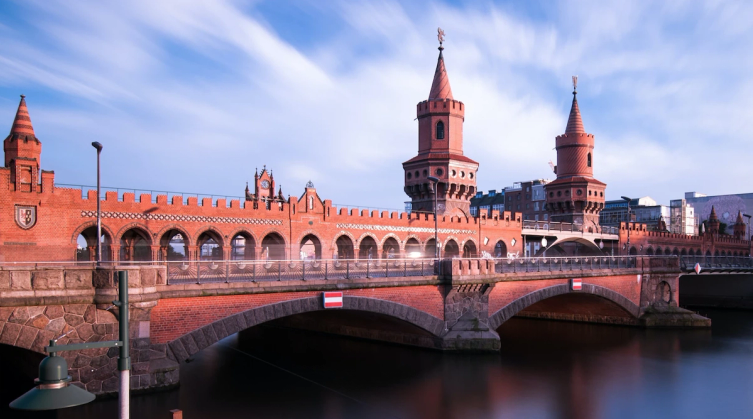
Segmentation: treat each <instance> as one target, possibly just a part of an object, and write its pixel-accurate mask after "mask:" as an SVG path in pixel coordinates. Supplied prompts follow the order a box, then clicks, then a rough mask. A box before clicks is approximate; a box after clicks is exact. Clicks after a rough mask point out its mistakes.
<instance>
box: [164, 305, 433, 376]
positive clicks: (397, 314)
mask: <svg viewBox="0 0 753 419" xmlns="http://www.w3.org/2000/svg"><path fill="white" fill-rule="evenodd" d="M319 311H325V309H324V308H323V307H322V301H321V297H305V298H298V299H293V300H287V301H281V302H276V303H272V304H266V305H263V306H260V307H255V308H251V309H248V310H245V311H242V312H240V313H236V314H232V315H230V316H227V317H225V318H222V319H219V320H216V321H214V322H212V323H209V324H207V325H204V326H201V327H199V328H197V329H195V330H193V331H191V332H188V333H186V334H184V335H182V336H180V337H178V338H175V339H173V340H171V341H169V342H168V343H167V346H168V347H169V348H170V350H171V351H172V354H173V356H174V358H175V360H176V361H178V362H181V363H182V362H184V361H185V360H186V359H188V358H189V357H190V356H191V355H193V354H195V353H197V352H199V351H201V350H202V349H204V348H207V347H209V346H210V345H213V344H214V343H216V342H219V341H220V340H222V339H224V338H226V337H227V336H230V335H232V334H234V333H238V332H240V331H242V330H245V329H248V328H250V327H254V326H258V325H261V324H264V323H268V322H271V321H273V320H278V319H283V318H286V317H290V316H293V315H296V314H303V313H311V312H319ZM326 311H330V312H332V311H339V312H341V313H344V312H347V311H358V312H365V313H376V314H381V315H384V316H387V317H390V318H393V319H398V320H401V321H403V322H405V323H408V324H410V325H413V326H415V327H418V328H420V329H422V330H424V331H426V332H428V334H429V335H430V336H431V338H432V339H439V338H440V335H441V334H442V332H443V331H444V328H445V323H444V321H442V320H440V319H439V318H437V317H435V316H432V315H431V314H428V313H426V312H424V311H421V310H418V309H415V308H413V307H410V306H407V305H404V304H400V303H395V302H392V301H389V300H381V299H375V298H368V297H356V296H348V295H346V296H344V297H343V308H342V309H338V310H326Z"/></svg>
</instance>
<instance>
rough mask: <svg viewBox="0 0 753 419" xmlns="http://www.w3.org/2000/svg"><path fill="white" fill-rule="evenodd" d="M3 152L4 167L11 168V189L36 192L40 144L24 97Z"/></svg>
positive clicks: (22, 96) (40, 152) (40, 151)
mask: <svg viewBox="0 0 753 419" xmlns="http://www.w3.org/2000/svg"><path fill="white" fill-rule="evenodd" d="M3 150H4V151H5V167H9V168H11V183H12V184H13V186H12V187H14V188H15V190H17V191H21V192H32V191H36V190H37V186H38V185H39V166H40V161H41V156H42V143H41V142H40V141H39V139H38V138H37V136H36V135H35V134H34V127H32V125H31V118H30V117H29V110H28V108H27V107H26V96H24V95H21V102H20V103H19V104H18V110H17V111H16V118H15V119H14V120H13V126H12V127H11V129H10V134H8V137H6V138H5V141H3Z"/></svg>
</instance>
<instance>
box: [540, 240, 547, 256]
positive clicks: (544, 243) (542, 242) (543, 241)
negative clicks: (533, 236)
mask: <svg viewBox="0 0 753 419" xmlns="http://www.w3.org/2000/svg"><path fill="white" fill-rule="evenodd" d="M546 243H547V242H546V237H542V238H541V245H542V246H544V257H546Z"/></svg>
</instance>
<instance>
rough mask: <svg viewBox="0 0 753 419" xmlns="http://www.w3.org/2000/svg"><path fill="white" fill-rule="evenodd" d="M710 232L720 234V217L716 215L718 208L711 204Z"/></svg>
mask: <svg viewBox="0 0 753 419" xmlns="http://www.w3.org/2000/svg"><path fill="white" fill-rule="evenodd" d="M709 233H711V234H719V218H717V216H716V209H714V206H713V205H712V206H711V214H709Z"/></svg>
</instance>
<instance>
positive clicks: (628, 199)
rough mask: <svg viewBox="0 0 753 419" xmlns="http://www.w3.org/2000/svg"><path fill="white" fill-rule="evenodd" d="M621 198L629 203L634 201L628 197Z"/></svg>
mask: <svg viewBox="0 0 753 419" xmlns="http://www.w3.org/2000/svg"><path fill="white" fill-rule="evenodd" d="M620 198H622V199H624V200H625V201H628V202H630V201H632V199H631V198H628V197H626V196H622V197H620Z"/></svg>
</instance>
